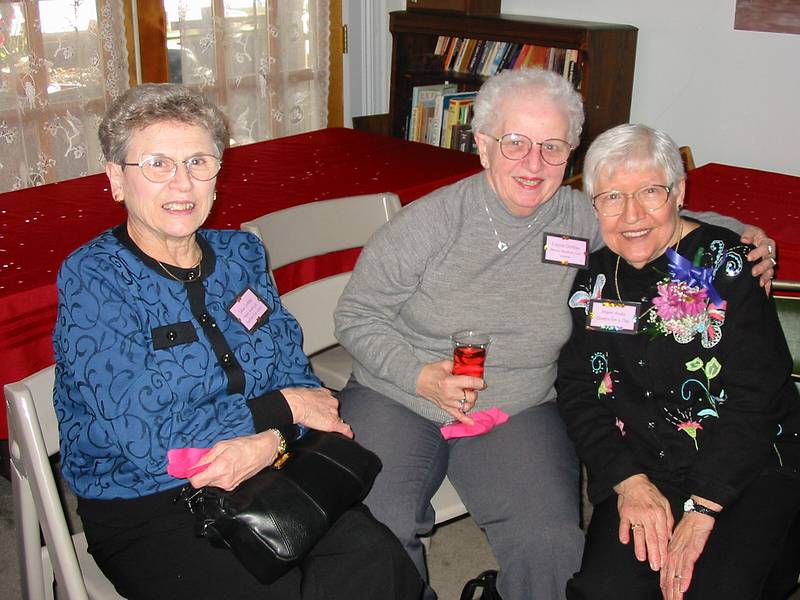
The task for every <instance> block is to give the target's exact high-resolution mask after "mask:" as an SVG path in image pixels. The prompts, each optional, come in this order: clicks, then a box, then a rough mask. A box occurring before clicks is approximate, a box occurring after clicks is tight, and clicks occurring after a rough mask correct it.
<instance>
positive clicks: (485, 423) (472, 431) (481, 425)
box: [441, 406, 508, 440]
mask: <svg viewBox="0 0 800 600" xmlns="http://www.w3.org/2000/svg"><path fill="white" fill-rule="evenodd" d="M469 416H470V417H471V418H472V420H473V421H475V423H474V425H467V424H466V423H461V422H459V421H456V422H455V423H450V424H449V425H444V426H443V427H442V428H441V430H442V437H443V438H444V439H446V440H449V439H452V438H460V437H470V436H473V435H483V434H484V433H489V432H490V431H491V430H492V429H494V428H495V427H497V426H498V425H502V424H503V423H505V422H506V421H508V415H507V414H506V413H504V412H503V411H502V410H500V409H499V408H497V407H496V406H493V407H492V408H490V409H488V410H479V411H476V412H473V413H469Z"/></svg>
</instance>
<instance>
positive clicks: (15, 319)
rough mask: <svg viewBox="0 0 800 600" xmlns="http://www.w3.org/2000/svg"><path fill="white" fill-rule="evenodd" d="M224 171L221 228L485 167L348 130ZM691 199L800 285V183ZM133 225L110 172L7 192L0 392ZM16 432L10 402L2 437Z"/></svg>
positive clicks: (711, 170) (704, 188)
mask: <svg viewBox="0 0 800 600" xmlns="http://www.w3.org/2000/svg"><path fill="white" fill-rule="evenodd" d="M222 163H223V166H222V170H221V171H220V173H219V175H218V179H217V188H216V189H217V199H216V202H215V204H214V207H213V209H212V211H211V214H210V215H209V218H208V220H207V221H206V223H205V225H204V226H205V227H209V228H218V229H239V227H240V226H241V223H242V222H244V221H248V220H251V219H254V218H256V217H258V216H260V215H263V214H267V213H270V212H274V211H276V210H281V209H284V208H288V207H291V206H296V205H298V204H303V203H307V202H313V201H317V200H327V199H331V198H338V197H342V196H351V195H357V194H372V193H381V192H394V193H396V194H397V195H398V196H399V197H400V202H401V204H403V205H405V204H408V203H410V202H412V201H414V200H416V199H417V198H420V197H421V196H424V195H425V194H427V193H429V192H431V191H433V190H435V189H437V188H439V187H442V186H444V185H448V184H450V183H453V182H455V181H458V180H460V179H462V178H464V177H467V176H469V175H472V174H474V173H477V172H479V171H480V170H481V165H480V161H479V159H478V157H477V156H476V155H474V154H467V153H463V152H458V151H455V150H450V149H444V148H439V147H435V146H431V145H427V144H422V143H417V142H409V141H406V140H402V139H399V138H394V137H389V136H384V135H380V134H376V133H371V132H366V131H358V130H354V129H348V128H327V129H322V130H318V131H312V132H307V133H302V134H299V135H294V136H289V137H284V138H278V139H274V140H267V141H263V142H256V143H253V144H247V145H242V146H236V147H233V148H229V149H227V150H226V151H225V153H224V155H223V160H222ZM685 202H686V206H687V208H690V209H692V210H696V211H702V210H712V211H716V212H719V213H722V214H727V215H730V216H733V217H736V218H738V219H739V220H741V221H743V222H745V223H752V224H755V225H758V226H760V227H762V228H763V229H764V230H765V231H766V232H767V233H768V234H769V235H770V237H772V238H774V239H775V240H776V244H777V248H778V271H777V273H778V276H779V277H780V278H782V279H791V280H800V238H799V236H798V235H797V233H798V232H800V177H796V176H792V175H785V174H779V173H771V172H767V171H760V170H755V169H748V168H743V167H738V166H732V165H724V164H717V163H709V164H707V165H703V166H701V167H698V168H696V169H693V170H692V171H690V172H689V173H688V178H687V192H686V201H685ZM124 220H125V211H124V208H122V207H121V206H120V205H119V204H117V203H115V202H114V201H113V199H112V198H111V193H110V190H109V185H108V180H107V178H106V176H105V174H103V173H99V174H94V175H88V176H85V177H80V178H77V179H71V180H67V181H63V182H60V183H52V184H48V185H43V186H39V187H34V188H28V189H23V190H18V191H14V192H8V193H4V194H0V340H1V341H2V350H0V385H4V384H6V383H10V382H13V381H17V380H19V379H22V378H24V377H26V376H28V375H30V374H32V373H34V372H36V371H38V370H40V369H43V368H44V367H46V366H48V365H50V364H52V362H53V348H52V331H53V326H54V324H55V319H56V310H57V302H58V299H57V293H56V276H57V273H58V268H59V265H60V264H61V262H62V261H63V260H64V259H65V258H66V257H67V255H69V253H70V252H72V251H73V250H75V249H76V248H78V247H79V246H81V245H82V244H84V243H86V242H87V241H89V240H91V239H92V238H94V237H96V236H97V235H98V234H100V233H101V232H103V231H105V230H106V229H109V228H111V227H114V226H115V225H117V224H119V223H122V222H123V221H124ZM359 251H360V249H352V250H345V251H343V252H337V253H332V254H330V255H325V256H323V257H317V258H314V259H309V260H306V261H301V262H299V263H296V264H293V265H287V266H285V267H282V268H280V269H277V270H276V271H275V280H276V284H277V286H278V289H279V290H280V291H281V293H285V292H286V291H289V290H291V289H293V288H295V287H297V286H298V285H302V284H304V283H307V282H310V281H315V280H317V279H320V278H322V277H327V276H329V275H333V274H336V273H341V272H345V271H348V270H351V269H352V267H353V265H354V264H355V261H356V260H357V257H358V252H359ZM7 435H8V434H7V421H6V414H5V405H4V404H3V405H2V407H0V440H4V439H6V438H7Z"/></svg>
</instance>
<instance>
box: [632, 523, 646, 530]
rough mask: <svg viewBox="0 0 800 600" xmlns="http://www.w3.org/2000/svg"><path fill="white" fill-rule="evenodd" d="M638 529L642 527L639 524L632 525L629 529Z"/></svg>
mask: <svg viewBox="0 0 800 600" xmlns="http://www.w3.org/2000/svg"><path fill="white" fill-rule="evenodd" d="M639 527H644V525H642V524H641V523H634V524H633V525H631V529H638V528H639Z"/></svg>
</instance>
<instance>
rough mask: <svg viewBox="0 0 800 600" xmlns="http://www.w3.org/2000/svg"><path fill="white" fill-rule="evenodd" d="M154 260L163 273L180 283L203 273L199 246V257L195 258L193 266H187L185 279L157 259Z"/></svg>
mask: <svg viewBox="0 0 800 600" xmlns="http://www.w3.org/2000/svg"><path fill="white" fill-rule="evenodd" d="M156 262H157V263H158V266H159V267H161V269H162V270H163V271H164V273H166V274H167V275H169V276H170V277H172V279H174V280H175V281H178V282H180V283H189V282H190V281H194V280H195V279H200V276H201V275H202V274H203V249H202V248H200V258H198V259H197V262H196V263H195V265H194V266H193V267H189V272H188V273H187V274H186V279H181V278H180V277H177V276H176V275H175V274H174V273H173V272H172V271H170V270H169V269H168V268H167V266H166V265H165V264H164V263H162V262H161V261H160V260H157V261H156ZM195 269H197V273H195V271H194V270H195Z"/></svg>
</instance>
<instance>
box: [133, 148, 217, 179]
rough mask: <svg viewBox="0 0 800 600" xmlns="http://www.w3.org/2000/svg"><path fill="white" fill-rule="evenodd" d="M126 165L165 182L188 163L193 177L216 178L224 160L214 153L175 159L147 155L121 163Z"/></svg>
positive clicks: (149, 177) (188, 168) (147, 177)
mask: <svg viewBox="0 0 800 600" xmlns="http://www.w3.org/2000/svg"><path fill="white" fill-rule="evenodd" d="M120 164H121V165H122V166H126V167H139V168H140V169H141V170H142V175H144V176H145V178H146V179H147V180H148V181H152V182H153V183H164V182H165V181H169V180H170V179H172V178H173V177H175V173H177V172H178V165H186V170H187V171H188V172H189V175H190V176H191V177H192V179H196V180H197V181H209V180H211V179H214V177H216V176H217V173H219V170H220V168H222V161H221V160H220V159H219V158H217V157H216V156H214V155H213V154H195V155H194V156H190V157H189V158H187V159H186V160H175V159H174V158H170V157H169V156H145V157H144V158H142V160H140V161H139V162H138V163H130V162H124V163H120Z"/></svg>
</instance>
